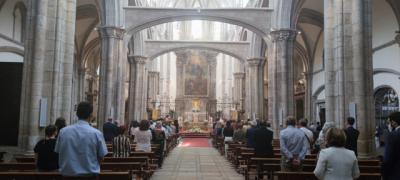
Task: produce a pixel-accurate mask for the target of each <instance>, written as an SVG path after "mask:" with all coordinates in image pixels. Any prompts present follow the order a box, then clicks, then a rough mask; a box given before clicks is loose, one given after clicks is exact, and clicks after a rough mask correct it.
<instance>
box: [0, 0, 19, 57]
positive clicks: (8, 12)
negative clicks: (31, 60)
mask: <svg viewBox="0 0 400 180" xmlns="http://www.w3.org/2000/svg"><path fill="white" fill-rule="evenodd" d="M18 2H19V1H6V2H5V3H4V5H3V7H2V8H1V10H0V24H1V25H0V62H20V63H23V61H24V57H23V56H22V54H23V51H24V44H23V43H22V42H21V41H20V40H21V32H22V31H21V24H22V22H21V18H17V19H16V20H17V22H15V23H14V16H13V11H14V8H15V6H16V4H17V3H18ZM17 14H20V13H17ZM19 16H20V15H19ZM14 27H15V29H14ZM4 47H9V48H10V47H12V48H15V49H18V50H19V51H20V52H21V53H22V54H18V53H16V52H12V51H10V50H7V49H4Z"/></svg>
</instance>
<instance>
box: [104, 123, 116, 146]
mask: <svg viewBox="0 0 400 180" xmlns="http://www.w3.org/2000/svg"><path fill="white" fill-rule="evenodd" d="M103 134H104V140H105V141H106V142H111V141H112V140H113V139H114V137H116V136H118V126H117V125H115V124H114V123H112V119H111V118H109V119H108V120H107V122H106V123H104V124H103Z"/></svg>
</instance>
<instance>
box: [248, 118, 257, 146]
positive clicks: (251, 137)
mask: <svg viewBox="0 0 400 180" xmlns="http://www.w3.org/2000/svg"><path fill="white" fill-rule="evenodd" d="M250 126H251V127H250V128H249V129H247V131H246V138H247V147H248V148H254V143H255V142H254V131H255V130H256V129H257V122H256V121H250Z"/></svg>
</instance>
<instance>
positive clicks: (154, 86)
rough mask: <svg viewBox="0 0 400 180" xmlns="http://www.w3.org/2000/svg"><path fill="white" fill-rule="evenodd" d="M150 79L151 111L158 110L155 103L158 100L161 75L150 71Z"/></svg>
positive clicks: (149, 101) (149, 98) (149, 96)
mask: <svg viewBox="0 0 400 180" xmlns="http://www.w3.org/2000/svg"><path fill="white" fill-rule="evenodd" d="M148 79H149V80H148V84H149V85H148V103H149V105H148V106H149V107H150V108H151V109H156V107H155V102H156V100H157V94H158V87H159V82H160V73H159V72H156V71H149V75H148Z"/></svg>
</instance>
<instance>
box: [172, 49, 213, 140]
mask: <svg viewBox="0 0 400 180" xmlns="http://www.w3.org/2000/svg"><path fill="white" fill-rule="evenodd" d="M175 53H176V56H177V60H176V70H177V75H176V76H177V84H176V85H177V94H176V99H175V110H176V115H177V117H178V120H180V123H181V124H182V132H197V133H200V132H201V133H209V132H210V131H211V129H212V118H210V117H212V116H213V115H214V113H215V111H216V99H215V93H216V90H215V85H216V84H215V79H216V68H215V67H216V56H217V53H214V52H210V51H203V50H180V51H176V52H175Z"/></svg>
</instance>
